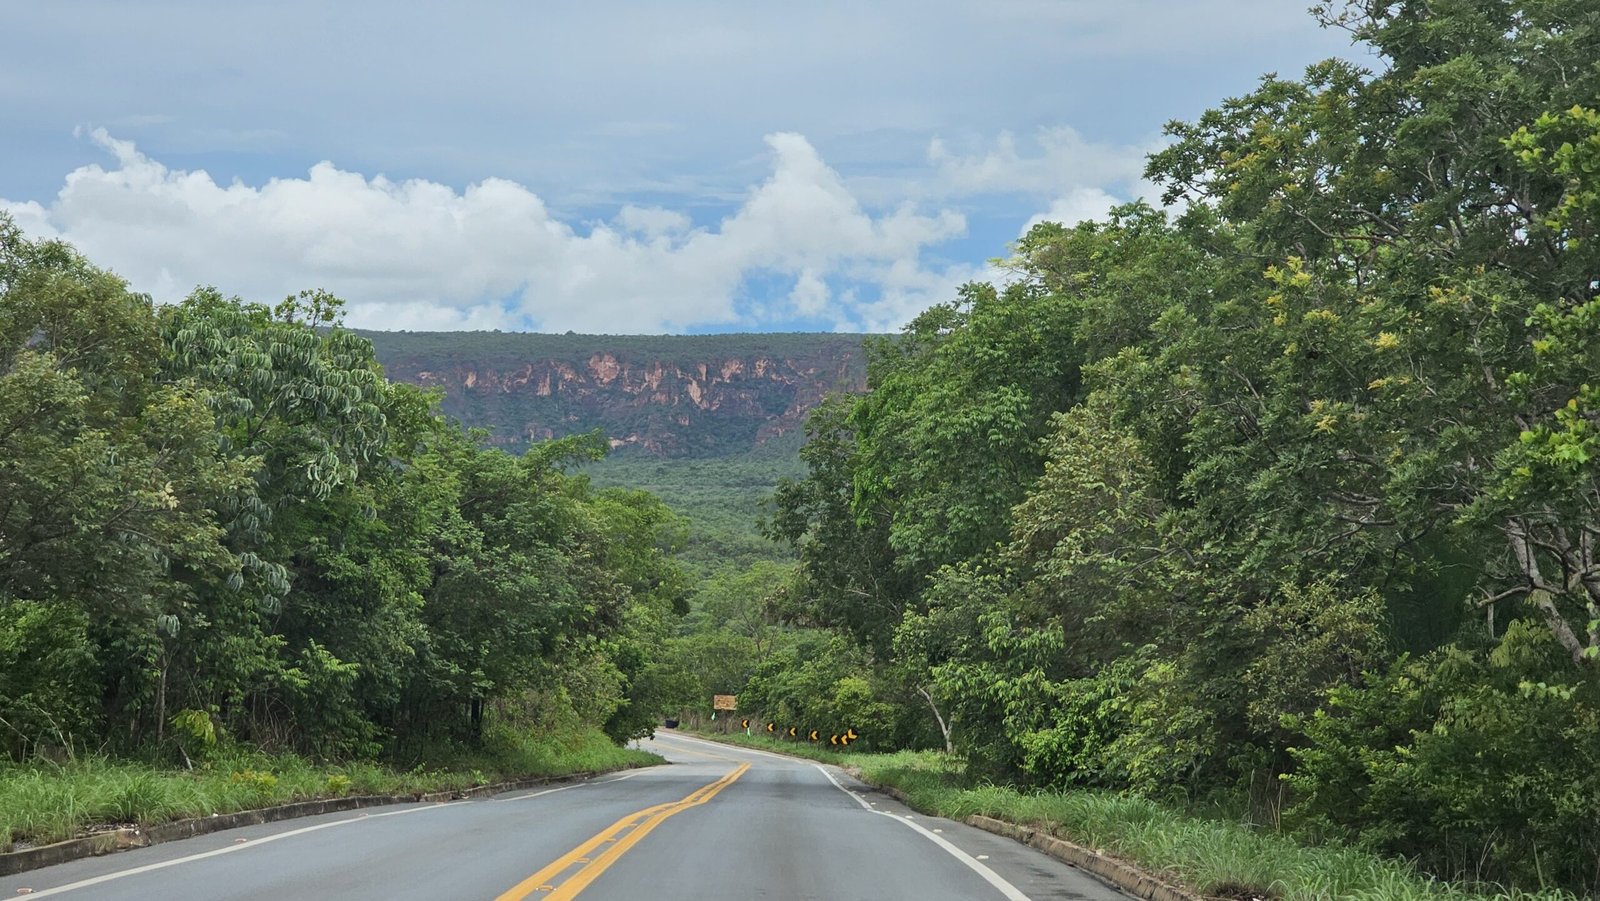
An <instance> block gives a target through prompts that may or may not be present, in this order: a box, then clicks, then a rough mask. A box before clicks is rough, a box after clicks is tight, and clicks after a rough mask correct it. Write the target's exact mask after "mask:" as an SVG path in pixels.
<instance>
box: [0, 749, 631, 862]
mask: <svg viewBox="0 0 1600 901" xmlns="http://www.w3.org/2000/svg"><path fill="white" fill-rule="evenodd" d="M625 769H626V768H625ZM614 772H617V770H599V771H597V772H593V773H574V774H572V775H569V776H553V777H544V778H539V779H519V780H516V781H514V782H497V783H495V784H493V785H480V786H478V787H476V788H468V789H461V790H459V791H442V792H424V793H421V794H413V795H355V796H351V797H344V798H325V799H322V800H317V801H299V802H296V803H294V804H282V805H279V806H277V807H263V808H261V809H259V810H241V811H238V812H237V813H221V814H216V815H214V816H209V817H194V818H192V819H187V820H174V821H172V822H170V823H156V824H154V825H149V826H143V827H139V826H133V827H127V828H123V829H114V830H108V831H106V832H98V833H95V834H93V835H87V836H84V837H82V838H73V839H67V840H66V841H64V842H56V843H55V844H52V845H40V846H39V847H37V848H24V849H22V850H20V851H8V852H6V853H3V854H0V876H11V875H14V874H16V873H22V872H25V871H27V870H37V869H39V868H40V867H49V866H55V865H56V864H59V863H67V862H69V861H73V860H78V859H80V858H84V857H97V856H99V855H102V854H114V853H116V852H118V851H126V850H128V849H130V848H145V847H149V846H150V845H159V844H161V843H162V842H171V841H177V840H179V839H185V838H193V837H194V836H197V835H209V834H210V833H213V832H221V831H222V830H224V829H235V828H238V827H240V826H259V825H261V824H263V823H276V822H278V821H279V820H291V819H295V818H297V817H309V816H316V815H318V814H323V813H340V812H342V811H346V810H357V809H360V808H362V807H381V806H384V805H388V804H416V803H427V802H430V801H431V802H434V803H439V804H442V803H444V802H446V801H460V800H465V799H467V798H478V797H482V796H484V795H498V794H501V793H502V792H509V791H519V790H521V789H524V788H534V787H537V786H540V785H553V784H557V783H564V782H581V781H583V780H585V779H593V778H594V777H596V776H603V775H605V774H606V773H614Z"/></svg>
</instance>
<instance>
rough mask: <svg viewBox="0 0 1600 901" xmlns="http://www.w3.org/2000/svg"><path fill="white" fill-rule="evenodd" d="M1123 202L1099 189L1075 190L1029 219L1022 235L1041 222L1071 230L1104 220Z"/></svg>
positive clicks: (1023, 227)
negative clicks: (1092, 221) (1084, 223)
mask: <svg viewBox="0 0 1600 901" xmlns="http://www.w3.org/2000/svg"><path fill="white" fill-rule="evenodd" d="M1122 202H1123V201H1121V200H1118V199H1117V198H1115V197H1113V196H1111V195H1110V194H1107V193H1106V192H1104V191H1102V190H1100V189H1099V188H1073V189H1072V190H1071V191H1069V192H1068V193H1067V195H1066V196H1065V197H1058V198H1056V199H1055V200H1054V201H1052V202H1051V204H1050V208H1049V209H1047V210H1045V211H1044V212H1042V213H1040V214H1038V215H1037V216H1034V217H1033V218H1032V219H1029V220H1028V222H1027V224H1025V225H1023V226H1022V234H1027V233H1028V230H1029V229H1031V228H1033V227H1034V226H1035V225H1038V224H1039V223H1041V222H1059V223H1061V224H1062V225H1065V226H1067V227H1068V228H1071V227H1072V226H1074V225H1077V224H1078V223H1080V222H1084V221H1086V220H1089V219H1104V218H1105V215H1106V213H1107V212H1109V211H1110V210H1111V208H1112V207H1114V206H1116V205H1117V204H1119V203H1122Z"/></svg>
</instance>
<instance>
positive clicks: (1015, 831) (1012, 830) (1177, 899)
mask: <svg viewBox="0 0 1600 901" xmlns="http://www.w3.org/2000/svg"><path fill="white" fill-rule="evenodd" d="M966 823H967V825H969V826H976V827H978V828H979V829H982V830H983V831H985V832H993V833H994V834H995V835H1003V836H1006V837H1007V838H1014V839H1016V840H1017V841H1019V842H1022V843H1023V844H1025V845H1028V846H1030V847H1033V848H1037V849H1039V850H1040V851H1043V852H1044V853H1046V854H1048V855H1050V856H1051V857H1054V858H1055V859H1056V860H1059V861H1061V862H1063V863H1068V864H1071V865H1072V866H1075V867H1077V868H1078V869H1080V870H1083V871H1085V872H1088V873H1093V874H1094V875H1096V876H1098V877H1100V878H1101V879H1104V880H1105V881H1107V882H1109V883H1111V884H1112V885H1114V886H1116V887H1117V888H1119V889H1121V890H1123V891H1124V892H1127V893H1128V894H1130V895H1132V896H1134V897H1135V898H1143V899H1145V901H1202V898H1201V896H1200V895H1195V894H1191V893H1189V892H1187V891H1184V890H1183V889H1181V888H1178V887H1177V886H1174V885H1171V884H1168V883H1166V882H1163V881H1161V880H1160V879H1157V878H1156V877H1155V876H1152V875H1151V874H1149V873H1146V872H1145V871H1143V870H1140V869H1138V868H1137V867H1133V866H1130V865H1128V864H1125V863H1123V862H1122V861H1120V860H1117V859H1115V858H1112V857H1107V856H1106V855H1104V854H1101V853H1100V852H1098V851H1093V850H1090V849H1089V848H1085V847H1083V846H1082V845H1076V844H1073V843H1072V842H1069V841H1066V840H1064V839H1059V838H1056V837H1055V836H1053V835H1049V834H1047V833H1044V832H1041V831H1040V830H1038V829H1030V828H1029V827H1027V826H1019V825H1017V824H1016V823H1008V822H1006V821H1004V820H996V819H993V818H992V817H985V816H977V815H974V816H970V817H967V819H966Z"/></svg>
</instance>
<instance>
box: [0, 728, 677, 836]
mask: <svg viewBox="0 0 1600 901" xmlns="http://www.w3.org/2000/svg"><path fill="white" fill-rule="evenodd" d="M660 762H662V761H661V758H660V757H658V756H656V755H654V754H650V753H647V752H644V751H638V750H633V749H629V748H619V747H617V746H616V745H614V744H612V743H611V740H610V739H608V738H606V737H605V735H603V734H602V733H601V732H600V731H599V730H598V729H589V730H581V731H575V732H568V733H565V734H562V735H546V736H537V737H535V736H522V737H515V738H511V737H505V736H500V737H498V738H497V740H496V741H494V742H492V743H491V744H490V746H489V747H488V748H486V749H484V750H482V751H477V752H472V753H466V754H452V755H450V756H449V757H448V758H445V759H443V760H442V761H441V762H440V763H439V764H437V765H435V766H427V765H418V766H416V767H413V768H412V769H409V770H396V769H393V768H390V767H386V766H382V765H380V764H377V763H371V762H354V763H343V764H337V765H317V764H313V763H311V762H309V761H307V760H305V759H304V758H301V757H297V756H295V755H292V754H278V755H267V754H262V753H259V752H246V751H220V752H217V753H216V754H214V755H213V756H212V757H211V758H210V759H208V760H206V761H204V762H202V763H198V764H197V765H196V766H195V768H194V769H193V770H164V769H158V768H156V767H152V766H149V765H147V764H142V763H136V762H130V761H119V760H111V759H108V758H104V757H83V758H79V759H76V760H72V761H69V762H66V763H52V762H49V761H32V762H29V763H26V764H7V763H0V851H8V850H11V849H12V848H13V846H14V845H15V844H17V843H26V844H30V845H42V844H48V843H50V842H56V841H61V840H63V839H68V838H72V837H74V836H77V835H81V834H84V833H85V832H89V831H92V830H94V829H95V828H97V827H105V826H114V825H126V824H131V823H142V824H154V823H161V822H168V821H171V820H180V819H184V818H187V817H196V816H209V815H211V814H213V813H232V812H234V811H239V810H252V809H255V808H260V807H271V806H274V805H277V804H288V803H292V802H295V801H309V800H312V799H317V798H336V797H341V796H344V795H407V794H416V793H421V792H434V791H451V790H457V789H464V788H472V787H475V786H479V785H489V784H492V783H495V782H509V781H513V780H517V779H529V778H540V777H556V776H567V775H573V774H577V773H592V772H604V771H607V770H616V769H623V768H625V767H630V766H648V765H651V764H656V763H660Z"/></svg>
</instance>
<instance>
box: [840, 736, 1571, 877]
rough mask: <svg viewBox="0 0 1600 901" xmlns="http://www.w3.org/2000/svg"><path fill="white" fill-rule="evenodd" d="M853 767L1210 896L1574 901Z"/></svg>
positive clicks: (1258, 838)
mask: <svg viewBox="0 0 1600 901" xmlns="http://www.w3.org/2000/svg"><path fill="white" fill-rule="evenodd" d="M836 762H845V761H836ZM848 763H850V764H853V765H855V766H857V767H859V768H860V772H861V776H862V778H863V779H864V780H866V781H867V782H870V783H873V784H875V785H881V786H892V787H894V788H897V789H899V790H900V791H902V792H904V793H905V794H906V795H907V797H909V798H910V799H911V803H912V805H913V806H914V807H916V808H918V809H919V810H922V811H924V812H927V813H931V814H936V815H938V816H944V817H949V818H951V819H962V818H964V817H967V816H970V815H972V814H982V815H984V816H989V817H993V818H995V819H1000V820H1007V821H1010V822H1013V823H1022V824H1026V825H1030V826H1034V827H1035V828H1039V829H1042V830H1044V831H1047V832H1049V833H1051V834H1053V835H1055V836H1057V837H1059V838H1063V839H1066V840H1067V841H1070V842H1074V843H1076V844H1079V845H1083V846H1086V847H1089V848H1093V849H1095V850H1098V851H1102V852H1106V853H1109V854H1111V855H1113V856H1116V857H1119V858H1122V859H1124V860H1127V861H1129V862H1131V863H1133V864H1136V865H1137V866H1139V867H1141V868H1143V869H1145V870H1147V871H1150V872H1157V873H1161V874H1164V875H1165V876H1166V877H1167V878H1169V879H1170V880H1172V881H1174V882H1178V883H1180V884H1182V885H1185V886H1188V887H1189V888H1191V889H1193V890H1196V891H1197V892H1199V893H1201V894H1204V895H1207V896H1211V897H1222V898H1247V897H1257V898H1279V899H1285V901H1312V899H1316V901H1322V899H1335V898H1338V899H1351V901H1380V899H1381V901H1410V899H1460V901H1468V899H1472V901H1487V899H1522V901H1557V899H1563V901H1565V899H1569V898H1571V897H1572V896H1570V895H1565V894H1562V893H1559V892H1539V893H1529V892H1516V891H1511V892H1496V891H1493V890H1489V891H1487V892H1485V891H1477V892H1475V891H1472V890H1469V889H1467V888H1463V887H1459V886H1453V885H1447V884H1445V883H1441V882H1438V881H1436V880H1432V879H1429V878H1427V877H1425V876H1422V875H1420V874H1419V873H1417V872H1416V870H1415V869H1413V868H1412V867H1410V866H1408V865H1406V864H1405V863H1403V862H1398V861H1391V860H1385V859H1383V858H1380V857H1377V856H1375V855H1372V854H1369V853H1366V852H1363V851H1359V850H1356V849H1352V848H1330V847H1307V846H1305V845H1302V844H1299V843H1297V842H1295V841H1293V840H1291V839H1289V838H1287V837H1285V836H1282V835H1277V834H1272V833H1265V832H1260V831H1256V830H1252V829H1249V828H1247V827H1245V826H1243V825H1241V824H1238V823H1229V822H1221V821H1217V820H1209V819H1203V818H1199V817H1194V816H1189V815H1185V814H1182V813H1179V812H1176V811H1173V810H1170V809H1168V808H1165V807H1163V806H1161V805H1159V804H1156V803H1154V802H1152V801H1149V800H1146V799H1144V798H1140V797H1136V796H1129V795H1122V794H1116V793H1111V792H1094V791H1065V792H1040V793H1024V792H1019V791H1017V790H1015V789H1011V788H1003V787H998V786H980V787H972V788H967V787H963V786H962V784H961V766H960V764H959V763H958V762H957V761H954V760H952V759H951V758H949V757H946V756H945V755H942V754H938V753H933V752H900V753H897V754H872V755H867V754H861V755H851V759H850V760H848Z"/></svg>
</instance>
